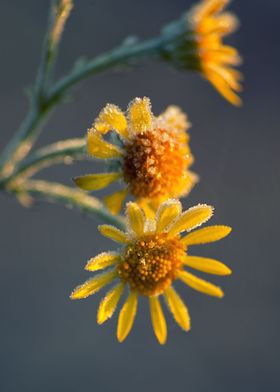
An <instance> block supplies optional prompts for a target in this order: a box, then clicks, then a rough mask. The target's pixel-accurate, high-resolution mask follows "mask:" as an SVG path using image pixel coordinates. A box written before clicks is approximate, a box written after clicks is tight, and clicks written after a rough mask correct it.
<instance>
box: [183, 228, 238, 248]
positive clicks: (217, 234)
mask: <svg viewBox="0 0 280 392" xmlns="http://www.w3.org/2000/svg"><path fill="white" fill-rule="evenodd" d="M230 232H231V227H229V226H222V225H220V226H208V227H204V228H203V229H199V230H196V231H193V232H192V233H189V234H187V235H186V237H184V238H182V239H181V241H182V242H183V244H184V245H198V244H207V243H208V242H215V241H219V240H221V239H222V238H224V237H226V236H227V235H229V233H230Z"/></svg>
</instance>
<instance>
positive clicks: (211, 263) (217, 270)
mask: <svg viewBox="0 0 280 392" xmlns="http://www.w3.org/2000/svg"><path fill="white" fill-rule="evenodd" d="M184 264H185V265H187V266H189V267H191V268H194V269H197V270H199V271H202V272H206V273H208V274H213V275H230V274H231V270H230V269H229V268H228V267H227V266H226V265H225V264H223V263H221V262H220V261H217V260H214V259H208V258H205V257H197V256H186V258H185V259H184Z"/></svg>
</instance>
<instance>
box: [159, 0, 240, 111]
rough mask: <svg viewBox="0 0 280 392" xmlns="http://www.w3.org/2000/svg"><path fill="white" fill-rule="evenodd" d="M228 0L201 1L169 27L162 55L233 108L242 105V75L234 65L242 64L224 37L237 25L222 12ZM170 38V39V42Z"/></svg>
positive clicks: (165, 32) (230, 15)
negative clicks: (196, 76)
mask: <svg viewBox="0 0 280 392" xmlns="http://www.w3.org/2000/svg"><path fill="white" fill-rule="evenodd" d="M229 2H230V0H202V1H201V2H200V3H199V4H198V5H196V6H195V7H193V9H192V10H191V12H190V13H188V14H187V15H184V17H183V18H182V19H181V20H179V21H176V22H173V23H171V24H170V25H168V26H167V27H166V28H165V29H164V31H163V33H164V35H165V36H166V42H167V43H166V45H165V46H164V50H163V53H164V55H165V56H166V57H167V59H169V60H171V61H173V62H175V63H176V64H177V65H178V66H180V67H183V68H185V67H187V68H188V69H190V68H192V69H194V70H196V71H199V72H200V73H201V74H202V75H203V76H204V77H205V78H206V79H207V80H209V82H211V83H212V84H213V86H214V87H215V88H216V89H217V90H218V91H219V92H220V94H221V95H223V96H224V97H225V98H226V99H227V100H228V101H229V102H231V103H232V104H233V105H237V106H239V105H241V99H240V98H239V97H238V95H237V94H236V93H238V92H240V91H241V85H240V80H241V79H242V75H241V73H240V72H238V71H237V70H236V69H234V68H233V66H236V65H239V64H240V62H241V59H240V56H239V54H238V51H237V50H236V49H235V48H234V47H232V46H228V45H225V44H224V43H223V38H224V37H225V36H226V35H228V34H230V33H232V32H234V31H235V30H236V28H237V26H238V21H237V19H236V17H235V16H234V15H233V14H232V13H229V12H223V10H224V8H225V7H226V6H227V5H228V3H229ZM172 37H173V39H172Z"/></svg>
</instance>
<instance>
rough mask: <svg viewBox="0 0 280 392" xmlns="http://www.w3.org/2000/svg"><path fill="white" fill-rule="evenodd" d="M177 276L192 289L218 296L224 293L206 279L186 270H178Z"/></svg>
mask: <svg viewBox="0 0 280 392" xmlns="http://www.w3.org/2000/svg"><path fill="white" fill-rule="evenodd" d="M178 278H179V279H181V280H182V281H183V282H184V283H186V284H187V285H188V286H190V287H191V288H192V289H194V290H197V291H200V292H201V293H204V294H208V295H211V296H213V297H218V298H222V297H223V296H224V293H223V291H222V289H221V288H220V287H218V286H215V285H214V284H212V283H209V282H207V281H206V280H203V279H200V278H198V277H197V276H194V275H192V274H190V273H189V272H187V271H180V273H179V274H178Z"/></svg>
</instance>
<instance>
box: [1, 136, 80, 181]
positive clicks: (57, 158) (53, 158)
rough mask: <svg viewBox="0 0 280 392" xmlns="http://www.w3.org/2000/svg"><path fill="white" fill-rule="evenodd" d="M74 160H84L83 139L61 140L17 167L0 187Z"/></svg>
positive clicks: (44, 148) (42, 149)
mask: <svg viewBox="0 0 280 392" xmlns="http://www.w3.org/2000/svg"><path fill="white" fill-rule="evenodd" d="M74 159H76V160H78V159H86V140H85V138H76V139H68V140H62V141H59V142H56V143H53V144H50V145H48V146H45V147H42V148H40V149H38V150H37V151H35V152H34V153H33V154H31V155H30V156H29V157H28V158H27V159H26V160H25V161H24V162H23V163H22V164H21V165H20V166H19V167H18V169H17V170H16V171H15V172H14V173H13V175H12V176H11V177H8V178H4V179H2V180H0V185H1V183H7V182H9V181H10V180H11V178H12V179H13V180H14V179H17V178H18V177H20V180H22V179H26V178H29V177H31V176H33V175H34V174H35V173H37V172H38V171H40V170H42V169H45V168H46V167H49V166H52V165H55V164H59V163H65V164H68V163H72V161H73V160H74Z"/></svg>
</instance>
